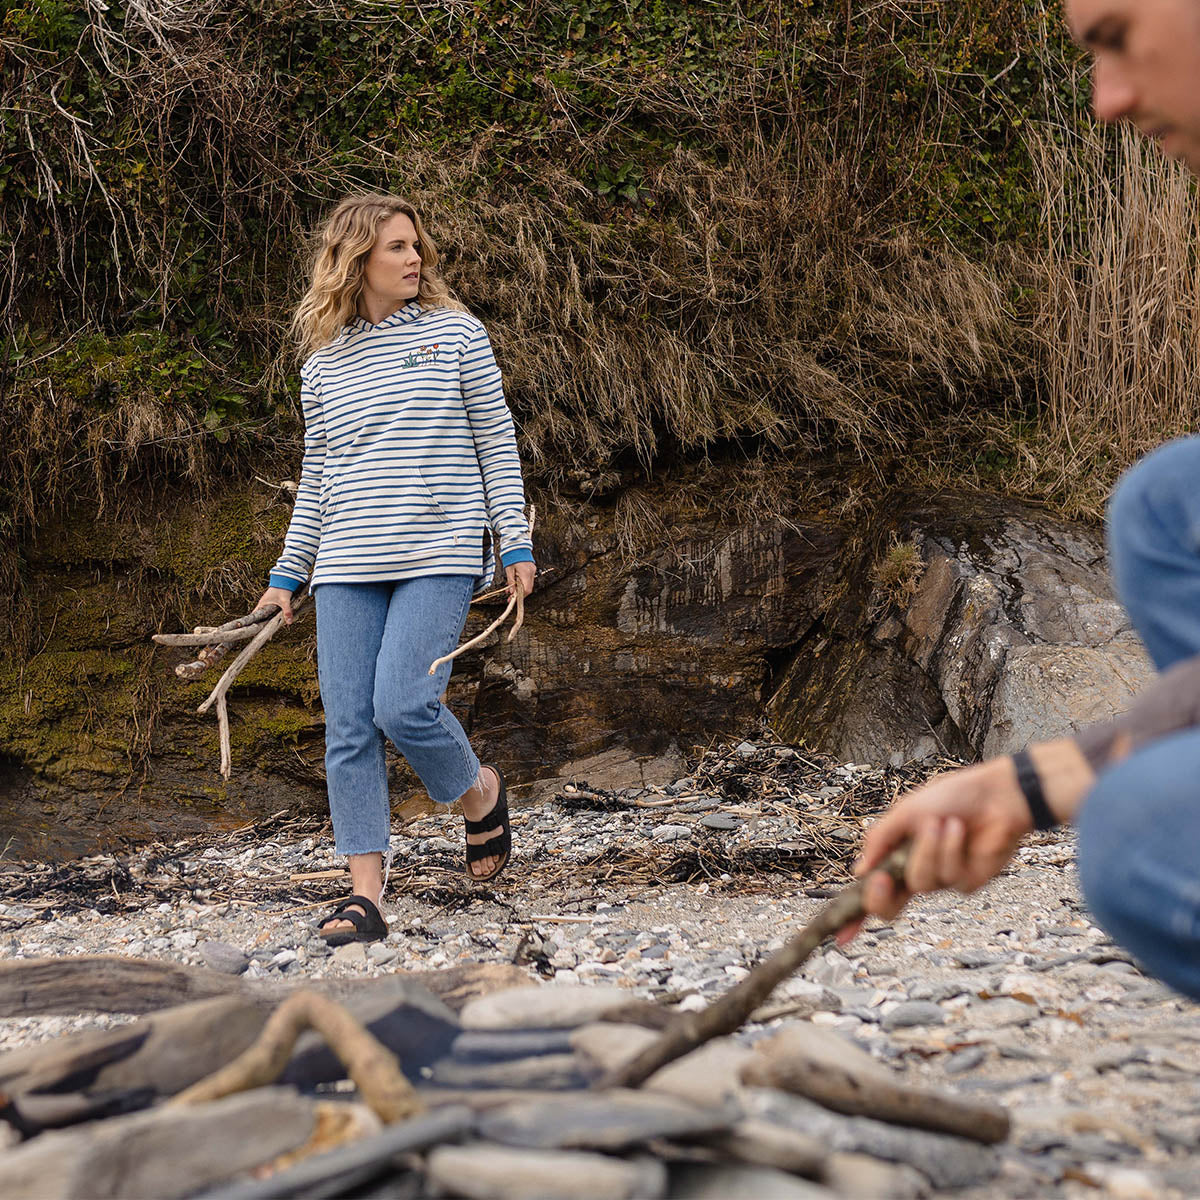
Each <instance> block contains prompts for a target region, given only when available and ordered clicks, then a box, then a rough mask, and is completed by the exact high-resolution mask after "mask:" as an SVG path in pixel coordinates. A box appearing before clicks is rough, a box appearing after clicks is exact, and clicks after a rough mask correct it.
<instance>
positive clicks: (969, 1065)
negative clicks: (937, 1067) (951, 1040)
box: [942, 1046, 988, 1075]
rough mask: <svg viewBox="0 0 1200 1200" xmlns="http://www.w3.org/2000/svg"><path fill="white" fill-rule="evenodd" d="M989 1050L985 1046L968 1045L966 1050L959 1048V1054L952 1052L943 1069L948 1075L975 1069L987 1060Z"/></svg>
mask: <svg viewBox="0 0 1200 1200" xmlns="http://www.w3.org/2000/svg"><path fill="white" fill-rule="evenodd" d="M987 1056H988V1052H987V1049H986V1048H985V1047H983V1046H968V1047H967V1048H966V1049H965V1050H959V1051H958V1053H957V1054H952V1055H950V1057H949V1058H948V1059H946V1063H945V1065H944V1066H943V1068H942V1070H944V1071H945V1072H946V1074H947V1075H961V1074H963V1073H964V1072H965V1071H973V1070H975V1068H976V1067H978V1066H981V1065H982V1064H983V1063H984V1062H985V1061H986V1060H987Z"/></svg>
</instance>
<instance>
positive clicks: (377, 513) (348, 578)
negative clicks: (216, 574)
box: [271, 300, 533, 591]
mask: <svg viewBox="0 0 1200 1200" xmlns="http://www.w3.org/2000/svg"><path fill="white" fill-rule="evenodd" d="M300 383H301V387H300V401H301V405H302V407H303V410H304V464H303V466H302V468H301V473H300V486H299V489H298V490H297V493H296V504H295V508H294V510H293V512H292V520H291V524H290V525H289V526H288V531H287V536H286V538H285V539H284V546H283V553H282V554H281V555H280V556H279V561H278V562H277V563H276V564H275V568H274V570H272V572H271V585H272V586H273V587H281V588H287V589H289V590H292V591H294V590H295V589H296V588H298V587H300V585H301V584H302V583H303V582H304V581H305V579H308V578H309V576H310V573H311V581H312V584H313V586H314V587H315V586H317V585H319V584H322V583H371V582H381V581H386V580H396V579H412V578H416V577H418V576H422V575H475V576H478V577H480V581H481V583H482V582H484V581H486V579H488V578H490V576H491V570H490V562H489V561H488V560H489V554H488V546H487V544H486V541H485V535H486V533H487V531H488V530H491V531H492V533H493V536H496V537H498V538H499V542H500V548H501V561H502V562H503V564H504V566H506V567H507V566H511V565H512V564H513V563H517V562H532V561H533V553H532V549H533V544H532V541H531V539H530V534H529V525H528V524H527V522H526V520H525V516H524V507H525V491H524V487H523V485H522V482H521V464H520V460H519V459H518V457H517V441H516V436H515V433H514V431H513V421H512V416H511V415H510V414H509V411H508V406H507V405H506V404H505V402H504V390H503V387H502V386H501V382H500V369H499V368H498V367H497V366H496V359H495V356H494V355H493V353H492V346H491V342H490V341H489V340H488V335H487V331H486V330H485V329H484V327H483V325H482V324H481V323H480V322H479V321H478V320H477V319H476V318H475V317H473V316H471V315H470V314H469V313H464V312H456V311H453V310H451V309H445V308H436V309H423V308H422V307H421V306H420V304H419V303H417V301H415V300H413V301H410V302H409V303H408V304H406V305H404V307H403V308H399V309H397V310H396V311H395V312H394V313H392V315H391V316H389V317H385V318H384V319H383V320H382V321H380V322H379V324H378V325H372V324H371V323H370V322H369V321H366V320H364V319H363V318H362V317H356V318H355V319H354V320H353V321H351V322H350V324H349V325H347V326H346V328H345V329H344V330H343V331H342V333H340V334H339V335H338V337H337V338H335V339H334V341H333V342H331V343H330V344H329V345H328V346H324V347H322V348H321V349H320V350H318V351H316V352H315V353H314V354H312V355H311V356H310V357H309V358H308V359H307V361H306V362H305V363H304V366H303V367H302V368H301V369H300Z"/></svg>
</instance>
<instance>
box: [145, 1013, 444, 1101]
mask: <svg viewBox="0 0 1200 1200" xmlns="http://www.w3.org/2000/svg"><path fill="white" fill-rule="evenodd" d="M310 1028H311V1029H315V1030H316V1031H317V1032H318V1033H320V1034H321V1036H322V1037H323V1038H324V1039H325V1040H326V1042H328V1043H329V1048H330V1049H331V1050H332V1051H333V1052H334V1053H335V1054H336V1055H337V1056H338V1059H339V1060H340V1061H341V1063H342V1065H343V1066H344V1067H345V1068H346V1072H347V1074H348V1075H349V1076H350V1078H351V1079H352V1080H353V1081H354V1083H355V1085H356V1086H357V1088H358V1090H359V1092H360V1093H361V1095H362V1098H363V1100H364V1102H365V1103H366V1104H367V1105H368V1106H369V1107H370V1108H371V1110H372V1112H374V1113H375V1115H376V1116H377V1117H378V1118H379V1119H380V1120H381V1121H383V1122H384V1124H385V1125H388V1124H391V1123H393V1122H395V1121H404V1120H407V1119H408V1118H409V1117H413V1116H416V1115H417V1114H418V1113H421V1112H424V1110H425V1105H424V1104H423V1103H422V1102H421V1100H420V1099H419V1098H418V1097H417V1094H416V1092H415V1091H414V1090H413V1086H412V1084H411V1083H409V1082H408V1080H407V1079H405V1078H404V1073H403V1072H402V1071H401V1070H400V1064H399V1062H398V1061H397V1059H396V1056H395V1055H394V1054H393V1053H392V1052H391V1051H390V1050H389V1049H388V1048H387V1047H386V1046H384V1045H383V1043H382V1042H380V1041H379V1039H378V1038H376V1037H374V1036H373V1035H372V1034H370V1033H368V1032H367V1030H366V1029H364V1028H363V1026H362V1025H361V1024H360V1023H359V1022H358V1021H357V1020H355V1018H354V1017H352V1016H351V1015H350V1013H349V1012H347V1011H346V1009H345V1008H343V1007H342V1005H340V1004H338V1003H337V1002H336V1001H334V1000H330V999H329V997H327V996H322V995H320V994H319V993H317V992H312V991H308V990H304V991H299V992H295V993H293V994H292V995H291V996H289V997H288V998H287V999H286V1000H285V1001H284V1002H283V1003H282V1004H280V1005H279V1007H278V1008H277V1009H276V1010H275V1011H274V1012H273V1013H272V1014H271V1016H270V1017H269V1018H268V1020H267V1023H266V1025H265V1026H264V1027H263V1031H262V1033H261V1034H260V1035H259V1037H258V1040H257V1041H256V1042H255V1043H254V1044H253V1045H252V1046H251V1047H250V1048H249V1049H247V1050H246V1051H244V1052H243V1053H242V1054H240V1055H238V1057H237V1058H235V1059H234V1060H233V1061H232V1062H230V1063H227V1064H226V1065H225V1066H223V1067H222V1068H221V1069H220V1070H219V1071H215V1072H214V1073H213V1074H212V1075H210V1076H208V1078H207V1079H202V1080H200V1082H199V1083H196V1084H193V1085H192V1086H191V1087H190V1088H187V1089H186V1090H185V1091H182V1092H180V1093H179V1095H177V1096H176V1097H175V1098H174V1099H173V1100H171V1101H169V1103H170V1104H175V1105H183V1104H204V1103H207V1102H208V1101H210V1100H220V1099H221V1098H222V1097H224V1096H231V1095H233V1094H234V1093H235V1092H244V1091H248V1090H249V1089H250V1088H257V1087H265V1086H267V1085H268V1084H271V1083H274V1082H275V1080H276V1079H278V1078H279V1076H280V1075H281V1074H282V1073H283V1069H284V1067H286V1066H287V1064H288V1060H289V1059H290V1058H291V1055H292V1050H293V1048H294V1047H295V1045H296V1039H297V1038H298V1037H299V1036H300V1035H301V1034H302V1033H303V1032H304V1031H305V1030H306V1029H310Z"/></svg>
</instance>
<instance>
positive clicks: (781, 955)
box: [594, 846, 908, 1088]
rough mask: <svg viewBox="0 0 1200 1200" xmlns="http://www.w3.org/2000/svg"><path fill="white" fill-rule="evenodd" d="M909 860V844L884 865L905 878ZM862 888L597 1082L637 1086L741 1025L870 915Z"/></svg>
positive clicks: (837, 900)
mask: <svg viewBox="0 0 1200 1200" xmlns="http://www.w3.org/2000/svg"><path fill="white" fill-rule="evenodd" d="M907 865H908V848H907V846H905V847H902V848H901V849H899V850H897V851H895V852H894V853H893V854H892V855H890V856H889V857H888V858H887V859H886V860H885V861H884V862H883V863H881V864H880V866H879V868H878V869H879V870H881V871H886V872H887V873H888V874H889V875H891V876H892V878H893V879H895V880H896V881H897V882H900V881H902V880H903V879H904V871H905V868H906V866H907ZM862 892H863V881H862V880H858V881H857V882H855V883H852V884H851V885H850V886H849V887H847V888H845V889H843V890H842V891H841V892H839V893H838V894H837V895H836V896H835V897H834V898H833V899H832V900H830V901H829V903H828V904H826V905H825V907H824V908H822V909H821V911H820V912H819V913H818V914H817V915H816V917H815V918H813V920H812V921H810V922H809V923H808V924H807V925H806V926H805V927H804V928H803V929H802V930H801V931H800V932H799V933H797V934H794V935H793V936H792V937H791V938H789V939H788V940H787V942H785V943H784V945H783V948H782V949H780V950H777V951H776V952H775V953H774V954H773V955H771V957H770V958H768V959H767V960H766V961H765V962H761V963H759V964H758V966H756V967H755V968H754V969H753V970H752V971H751V972H750V974H749V975H747V976H746V978H745V979H743V980H742V981H741V983H739V984H737V985H736V986H735V987H733V988H730V990H729V991H728V992H726V993H725V995H724V996H721V997H720V998H719V999H717V1000H714V1001H713V1003H712V1004H710V1005H709V1006H708V1007H707V1008H704V1009H701V1010H700V1011H699V1012H694V1013H691V1012H688V1013H680V1014H678V1015H677V1016H676V1017H675V1018H674V1019H673V1020H672V1022H671V1024H670V1025H669V1026H668V1027H667V1029H666V1030H665V1032H664V1033H663V1035H662V1037H660V1038H659V1039H658V1040H657V1041H656V1042H654V1043H653V1044H652V1045H650V1046H648V1047H647V1048H646V1049H645V1050H644V1051H643V1052H642V1053H641V1054H639V1055H638V1056H637V1058H635V1059H634V1060H633V1061H632V1062H630V1063H628V1064H626V1065H624V1066H622V1067H618V1068H617V1069H616V1070H615V1071H611V1072H609V1073H608V1074H606V1075H604V1076H602V1077H601V1078H600V1080H598V1081H597V1083H596V1084H595V1085H594V1086H595V1087H597V1088H607V1087H637V1086H638V1085H639V1084H641V1083H644V1082H645V1081H646V1080H647V1079H649V1078H650V1076H651V1075H653V1074H654V1072H655V1071H657V1070H658V1069H659V1068H660V1067H665V1066H666V1065H667V1063H669V1062H674V1061H675V1059H677V1058H679V1057H680V1056H681V1055H684V1054H687V1053H688V1051H689V1050H694V1049H696V1047H697V1046H702V1045H703V1044H704V1043H705V1042H707V1041H709V1040H711V1039H712V1038H715V1037H720V1036H722V1035H723V1034H727V1033H733V1032H734V1030H736V1029H739V1028H741V1026H742V1025H743V1024H744V1023H745V1022H746V1021H747V1020H748V1019H749V1017H750V1014H751V1013H753V1012H754V1010H755V1009H756V1008H758V1007H759V1005H760V1004H762V1002H763V1001H764V1000H766V998H767V997H768V996H769V995H770V994H771V993H772V992H773V991H774V990H775V989H776V988H777V987H778V986H779V985H780V984H781V983H782V982H783V981H784V980H785V979H787V978H788V977H789V976H791V975H793V974H795V972H796V971H798V970H799V969H800V968H801V967H802V966H803V965H804V963H805V962H806V961H807V960H808V958H809V956H810V955H811V954H812V953H813V951H814V950H816V949H817V947H818V946H820V944H821V943H822V942H823V941H824V940H825V939H826V938H827V937H832V936H833V935H834V934H835V933H837V932H838V930H840V929H842V928H844V927H845V926H846V925H849V924H850V923H851V922H852V921H856V920H858V919H859V918H861V917H862V916H863V915H864V914H863V905H862Z"/></svg>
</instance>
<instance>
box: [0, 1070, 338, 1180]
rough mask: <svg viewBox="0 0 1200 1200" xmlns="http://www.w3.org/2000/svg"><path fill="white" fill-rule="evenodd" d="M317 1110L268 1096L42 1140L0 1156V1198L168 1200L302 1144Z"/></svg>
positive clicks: (158, 1112) (289, 1094)
mask: <svg viewBox="0 0 1200 1200" xmlns="http://www.w3.org/2000/svg"><path fill="white" fill-rule="evenodd" d="M323 1106H325V1105H323V1102H320V1101H315V1100H310V1099H306V1098H304V1097H301V1096H298V1095H297V1094H296V1093H295V1092H293V1091H292V1090H290V1089H288V1088H271V1089H264V1090H262V1091H259V1092H249V1093H246V1094H243V1095H240V1096H233V1097H231V1098H229V1099H228V1100H223V1101H220V1102H218V1103H216V1104H206V1105H203V1106H201V1107H199V1108H196V1109H178V1108H156V1109H153V1110H151V1111H150V1112H145V1113H135V1114H133V1115H132V1116H124V1117H113V1118H112V1119H111V1120H108V1121H97V1122H94V1123H92V1124H88V1125H84V1126H80V1127H79V1128H76V1129H71V1130H64V1131H62V1132H53V1133H44V1134H42V1135H41V1136H39V1137H36V1138H34V1139H33V1140H32V1141H30V1142H27V1143H26V1144H24V1145H22V1146H19V1147H17V1148H15V1149H13V1150H9V1151H8V1152H7V1153H6V1154H4V1155H3V1156H0V1196H3V1197H4V1198H5V1200H128V1198H129V1197H150V1196H153V1197H154V1198H155V1200H175V1198H176V1197H182V1196H187V1195H191V1194H192V1193H194V1192H196V1191H198V1190H200V1189H201V1188H205V1187H208V1186H210V1185H212V1184H214V1183H217V1182H219V1181H220V1180H222V1179H227V1178H229V1176H231V1175H235V1174H237V1173H238V1172H240V1171H246V1170H249V1169H250V1168H252V1167H256V1166H258V1165H259V1164H260V1163H264V1162H269V1161H270V1160H271V1159H274V1158H277V1157H278V1156H279V1155H281V1154H284V1153H286V1152H288V1151H290V1150H295V1149H297V1148H299V1147H301V1146H303V1145H304V1144H305V1142H307V1141H308V1140H309V1138H310V1137H311V1136H312V1133H313V1130H314V1128H315V1127H316V1123H317V1117H318V1114H319V1112H320V1110H321V1108H322V1107H323Z"/></svg>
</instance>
